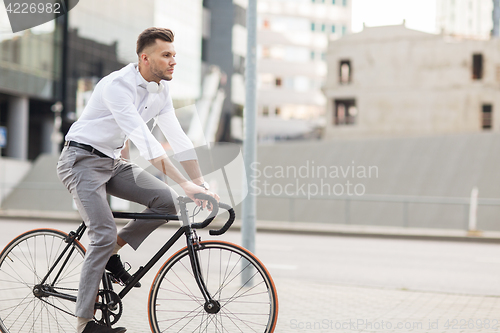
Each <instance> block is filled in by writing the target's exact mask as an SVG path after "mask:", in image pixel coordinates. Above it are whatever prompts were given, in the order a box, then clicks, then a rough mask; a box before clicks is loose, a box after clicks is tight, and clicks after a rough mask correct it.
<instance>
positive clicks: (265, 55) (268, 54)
mask: <svg viewBox="0 0 500 333" xmlns="http://www.w3.org/2000/svg"><path fill="white" fill-rule="evenodd" d="M262 58H271V49H270V48H269V46H263V47H262Z"/></svg>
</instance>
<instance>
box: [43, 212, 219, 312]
mask: <svg viewBox="0 0 500 333" xmlns="http://www.w3.org/2000/svg"><path fill="white" fill-rule="evenodd" d="M187 213H188V212H187V209H186V208H185V204H181V215H180V216H178V215H158V214H143V213H123V212H113V216H114V217H115V218H123V219H138V218H140V219H155V220H158V219H162V220H163V219H164V220H167V221H168V220H177V221H178V220H182V221H183V222H184V224H185V225H183V226H182V227H180V228H179V229H178V230H177V231H176V232H175V234H173V235H172V237H170V239H169V240H168V241H167V242H166V243H165V245H163V247H162V248H161V249H160V250H159V251H158V252H157V253H156V254H155V255H154V256H153V257H152V258H151V259H150V260H149V261H148V262H147V264H146V265H145V266H140V267H139V269H138V270H137V272H135V273H134V274H133V275H132V280H131V281H129V282H128V284H127V285H125V287H124V288H123V289H122V290H121V291H120V293H119V294H118V296H119V297H120V299H123V298H124V297H125V296H126V295H127V294H128V293H129V291H130V290H131V289H132V288H133V287H134V286H135V285H136V283H137V282H139V281H140V280H141V279H142V277H143V276H144V275H145V274H146V273H147V272H149V270H151V268H152V267H153V266H154V265H155V264H156V263H157V262H158V261H159V260H160V259H161V257H163V255H164V254H165V253H166V252H167V251H168V250H169V249H170V248H171V247H172V246H173V245H174V244H175V243H176V242H177V241H178V240H179V238H181V237H182V235H183V234H184V235H186V243H187V248H188V253H189V257H190V260H191V266H192V269H193V274H194V277H195V279H196V283H197V284H198V287H199V288H200V291H201V293H202V294H203V297H204V298H205V301H206V302H209V301H212V297H211V295H210V293H209V292H208V290H207V287H206V285H205V283H204V282H203V278H202V276H201V268H200V263H199V260H198V256H197V255H196V251H195V249H194V248H195V243H196V242H197V239H195V235H196V233H195V232H194V229H192V228H191V226H190V225H189V223H188V215H187ZM85 229H86V226H85V223H82V224H81V225H80V227H79V228H78V229H77V231H76V232H71V233H70V234H69V235H68V237H67V238H66V242H67V243H68V245H67V246H66V248H65V249H64V250H63V252H62V253H61V254H60V255H59V257H58V258H57V260H56V261H55V262H54V264H53V265H52V267H51V268H50V270H49V271H48V272H47V274H46V275H45V276H44V278H43V279H42V281H41V283H40V285H43V284H44V283H45V282H46V281H47V279H48V277H49V276H50V274H52V272H53V271H54V270H55V268H56V267H57V265H58V264H59V262H60V261H61V260H62V259H63V257H64V256H65V255H66V252H67V251H68V249H69V248H70V247H71V245H72V244H73V242H75V240H80V239H81V237H82V236H83V233H84V232H85ZM74 250H75V249H74V247H72V248H71V250H70V252H69V254H68V255H67V257H66V259H65V260H64V263H63V264H62V265H61V268H60V269H59V272H58V273H57V275H56V278H55V279H54V280H53V282H52V286H54V285H55V283H56V281H57V279H58V278H59V276H60V275H61V273H62V271H63V269H64V267H65V266H66V263H67V262H68V260H69V258H70V257H71V254H72V253H73V251H74ZM106 278H107V276H106V274H104V275H103V281H104V280H106ZM104 282H105V281H104ZM105 289H112V287H111V286H108V284H107V283H106V286H105ZM45 293H46V294H47V295H51V296H54V297H58V298H62V299H66V300H70V301H73V302H76V297H75V296H73V295H67V294H64V293H59V292H51V291H45ZM96 306H99V303H96Z"/></svg>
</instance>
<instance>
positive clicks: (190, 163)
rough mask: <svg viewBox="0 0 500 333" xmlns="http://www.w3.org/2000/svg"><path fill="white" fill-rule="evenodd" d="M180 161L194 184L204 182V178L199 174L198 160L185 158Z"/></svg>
mask: <svg viewBox="0 0 500 333" xmlns="http://www.w3.org/2000/svg"><path fill="white" fill-rule="evenodd" d="M180 163H181V165H182V167H183V168H184V170H186V172H187V174H188V175H189V178H191V180H192V181H193V183H195V184H196V185H201V184H203V183H204V182H205V180H204V179H203V175H202V174H201V170H200V165H199V163H198V160H187V161H181V162H180Z"/></svg>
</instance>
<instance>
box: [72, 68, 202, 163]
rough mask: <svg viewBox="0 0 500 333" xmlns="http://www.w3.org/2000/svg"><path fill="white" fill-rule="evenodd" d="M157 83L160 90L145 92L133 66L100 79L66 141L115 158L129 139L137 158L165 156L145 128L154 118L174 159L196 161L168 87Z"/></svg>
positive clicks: (141, 78) (158, 144) (143, 84)
mask: <svg viewBox="0 0 500 333" xmlns="http://www.w3.org/2000/svg"><path fill="white" fill-rule="evenodd" d="M161 83H162V85H163V89H162V90H161V91H160V92H159V93H149V92H148V91H147V89H146V87H147V84H148V82H147V81H146V80H145V79H144V78H143V77H142V75H141V73H140V72H139V71H138V70H137V64H129V65H127V66H125V67H124V68H122V69H121V70H119V71H116V72H113V73H111V74H109V75H108V76H106V77H104V78H103V79H102V80H101V81H99V82H98V83H97V85H96V87H95V89H94V92H93V93H92V96H91V97H90V100H89V102H88V104H87V105H86V106H85V109H84V111H83V113H82V115H81V116H80V118H79V119H78V120H77V121H76V122H75V123H73V125H72V126H71V128H70V129H69V131H68V134H67V135H66V141H76V142H79V143H84V144H87V145H91V146H92V147H94V148H95V149H97V150H99V151H101V152H102V153H104V154H106V155H108V156H110V157H114V158H118V157H119V156H120V151H121V149H122V148H123V145H124V143H125V140H126V139H127V138H129V139H130V140H131V141H132V142H133V143H134V145H135V146H136V147H137V148H138V149H139V151H140V154H141V156H142V157H144V158H145V159H147V160H151V159H154V158H157V157H159V156H161V155H163V154H165V150H164V149H163V147H162V145H161V144H160V143H159V142H158V141H157V140H156V138H155V137H154V136H153V135H152V134H151V132H150V130H149V129H148V126H147V122H149V121H150V120H151V119H152V118H154V117H156V116H158V118H157V123H158V126H159V127H160V129H161V131H162V132H163V134H164V135H165V137H166V138H167V140H168V142H169V143H170V145H171V146H172V149H173V150H174V153H175V154H176V156H178V157H177V160H180V161H185V160H192V159H196V154H195V153H194V147H193V143H192V142H191V140H189V138H188V137H187V135H186V134H185V133H184V131H183V130H182V128H181V126H180V124H179V121H178V120H177V117H176V116H175V111H174V107H173V104H172V97H171V96H170V93H169V89H168V84H167V82H166V81H161Z"/></svg>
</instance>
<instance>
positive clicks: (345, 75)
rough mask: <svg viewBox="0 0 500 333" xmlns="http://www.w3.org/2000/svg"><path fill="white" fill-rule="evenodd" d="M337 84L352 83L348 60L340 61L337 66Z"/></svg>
mask: <svg viewBox="0 0 500 333" xmlns="http://www.w3.org/2000/svg"><path fill="white" fill-rule="evenodd" d="M339 82H340V83H341V84H349V83H351V82H352V68H351V61H350V60H341V61H340V65H339Z"/></svg>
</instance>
